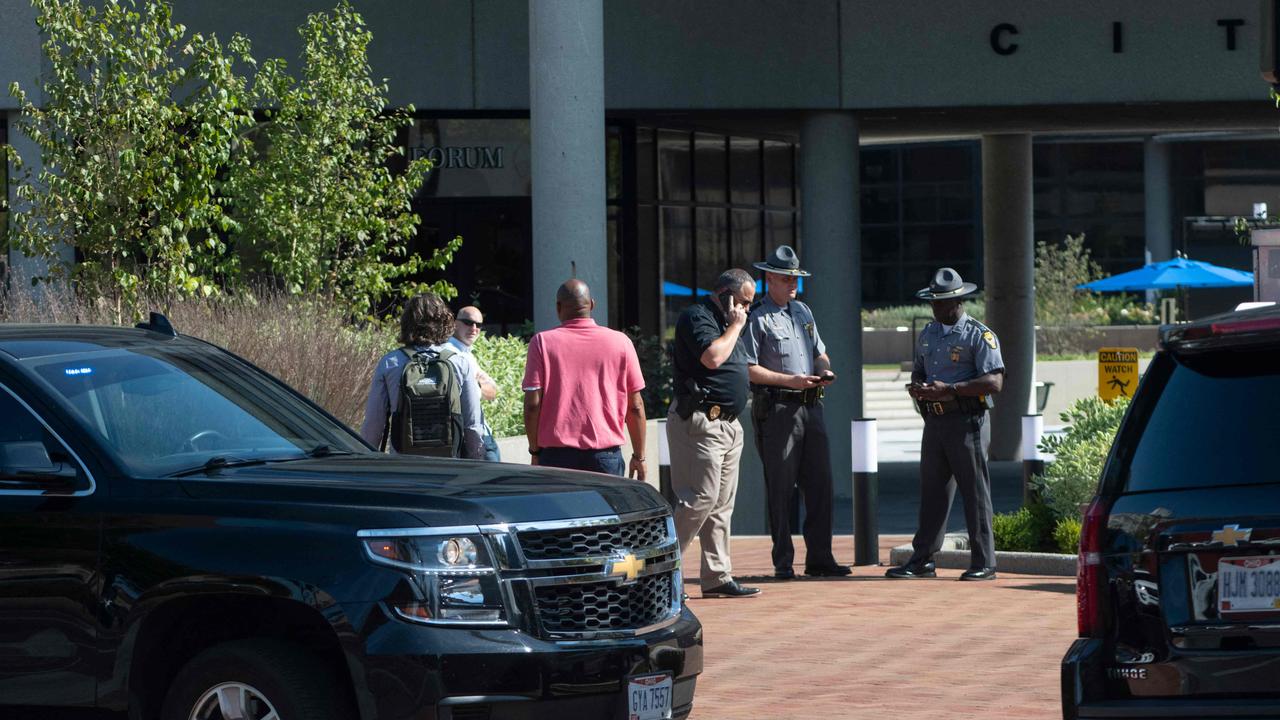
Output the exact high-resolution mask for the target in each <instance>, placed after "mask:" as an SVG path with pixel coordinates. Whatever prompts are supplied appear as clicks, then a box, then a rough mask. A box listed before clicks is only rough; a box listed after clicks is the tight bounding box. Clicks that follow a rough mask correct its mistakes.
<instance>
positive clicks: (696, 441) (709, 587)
mask: <svg viewBox="0 0 1280 720" xmlns="http://www.w3.org/2000/svg"><path fill="white" fill-rule="evenodd" d="M755 294H756V283H755V281H754V280H752V278H751V276H750V275H749V274H747V271H745V270H739V269H737V268H733V269H730V270H725V271H724V272H722V273H720V277H719V278H717V279H716V286H715V292H714V295H713V296H711V297H705V298H703V299H702V300H701V301H699V302H696V303H694V304H693V305H690V306H689V307H687V308H685V310H684V312H682V313H680V319H679V320H678V321H677V322H676V336H675V342H674V344H673V345H672V348H671V358H672V375H673V378H672V379H673V388H674V389H675V393H674V394H675V398H674V401H673V402H672V403H671V409H670V410H669V411H668V412H667V445H668V447H669V448H670V450H671V490H672V492H673V494H674V495H675V503H674V504H675V520H676V535H678V536H679V538H680V552H681V554H682V555H684V554H685V553H686V552H687V551H688V549H689V544H690V543H692V542H693V539H694V538H695V537H696V538H698V539H699V541H700V544H701V546H702V547H701V550H702V564H701V567H700V579H701V585H702V595H703V597H749V596H751V595H755V594H757V593H759V592H760V590H759V589H758V588H751V587H744V586H742V585H739V584H738V583H737V581H736V580H734V579H733V563H732V562H731V561H730V559H729V526H730V522H731V519H732V516H733V503H734V499H735V497H736V496H737V493H738V467H739V460H740V459H741V458H742V447H743V435H742V432H743V431H742V424H741V423H739V422H738V416H739V415H741V414H742V413H743V412H744V411H745V410H746V409H747V361H746V356H745V355H744V353H743V349H742V343H741V342H739V340H740V339H741V335H742V329H743V328H744V327H746V324H747V308H748V307H750V305H751V301H752V300H753V299H754V298H755Z"/></svg>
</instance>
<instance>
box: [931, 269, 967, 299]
mask: <svg viewBox="0 0 1280 720" xmlns="http://www.w3.org/2000/svg"><path fill="white" fill-rule="evenodd" d="M977 289H978V286H977V285H974V284H973V283H971V282H965V281H964V280H963V279H962V278H961V277H960V273H958V272H956V271H955V270H952V269H951V268H949V267H944V268H942V269H941V270H939V271H938V272H936V273H934V274H933V282H931V283H929V287H927V288H924V289H922V290H920V291H918V292H917V293H916V297H918V298H920V299H921V300H950V299H952V298H958V297H964V296H965V295H968V294H969V293H971V292H973V291H974V290H977Z"/></svg>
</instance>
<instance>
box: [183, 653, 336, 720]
mask: <svg viewBox="0 0 1280 720" xmlns="http://www.w3.org/2000/svg"><path fill="white" fill-rule="evenodd" d="M341 687H342V684H341V681H340V680H339V679H338V678H337V677H335V674H334V673H333V671H332V670H330V669H329V668H327V667H326V666H325V665H324V664H323V663H321V662H320V661H319V660H318V659H317V658H315V657H314V656H313V655H311V654H308V653H306V652H304V651H303V650H301V649H299V648H296V647H294V646H291V645H288V644H286V643H282V642H277V641H274V640H242V641H236V642H229V643H224V644H222V645H215V646H214V647H211V648H209V649H208V650H205V651H204V652H202V653H200V654H199V655H197V656H196V657H195V658H193V659H192V660H191V661H190V662H188V663H187V664H186V665H185V666H183V668H182V670H181V671H180V672H179V673H178V676H177V677H176V678H174V681H173V684H172V685H171V686H169V692H168V693H167V694H166V695H165V698H164V709H163V712H162V714H161V717H162V718H164V720H340V719H342V718H345V717H347V716H348V715H349V713H347V712H345V711H344V709H345V708H346V707H347V703H346V699H345V697H344V696H343V694H342V693H341V692H340V690H339V688H341Z"/></svg>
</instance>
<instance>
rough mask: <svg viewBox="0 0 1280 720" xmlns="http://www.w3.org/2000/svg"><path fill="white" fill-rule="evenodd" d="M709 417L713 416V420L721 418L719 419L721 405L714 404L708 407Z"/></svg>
mask: <svg viewBox="0 0 1280 720" xmlns="http://www.w3.org/2000/svg"><path fill="white" fill-rule="evenodd" d="M707 417H709V418H711V419H712V420H719V419H720V406H719V405H712V406H711V407H709V408H707Z"/></svg>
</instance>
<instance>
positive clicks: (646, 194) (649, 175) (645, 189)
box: [636, 127, 658, 201]
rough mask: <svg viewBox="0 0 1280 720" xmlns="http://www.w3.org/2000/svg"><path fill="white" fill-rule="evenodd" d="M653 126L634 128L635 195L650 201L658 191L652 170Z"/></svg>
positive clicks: (653, 160) (653, 159) (655, 159)
mask: <svg viewBox="0 0 1280 720" xmlns="http://www.w3.org/2000/svg"><path fill="white" fill-rule="evenodd" d="M656 163H657V158H656V157H655V156H654V145H653V128H646V127H642V128H636V195H637V196H638V197H639V199H640V200H649V201H652V200H653V199H654V198H655V197H657V193H658V177H657V174H656V172H655V170H654V166H655V164H656Z"/></svg>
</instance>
